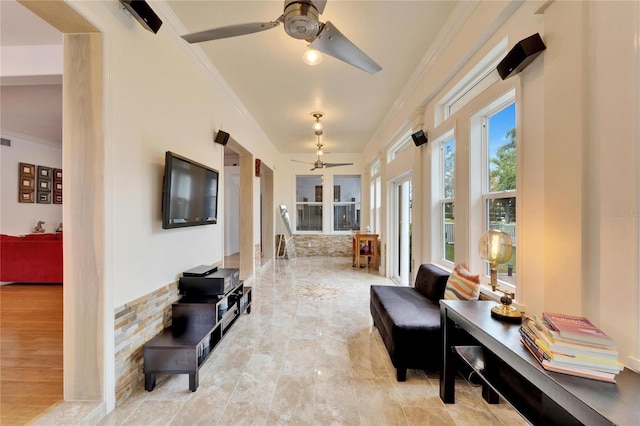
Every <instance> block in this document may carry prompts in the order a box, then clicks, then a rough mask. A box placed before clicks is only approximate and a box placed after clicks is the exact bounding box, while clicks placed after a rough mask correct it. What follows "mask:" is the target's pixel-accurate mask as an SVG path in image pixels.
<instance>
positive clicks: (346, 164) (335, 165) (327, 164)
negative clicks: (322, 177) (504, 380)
mask: <svg viewBox="0 0 640 426" xmlns="http://www.w3.org/2000/svg"><path fill="white" fill-rule="evenodd" d="M324 166H325V167H338V166H353V163H324Z"/></svg>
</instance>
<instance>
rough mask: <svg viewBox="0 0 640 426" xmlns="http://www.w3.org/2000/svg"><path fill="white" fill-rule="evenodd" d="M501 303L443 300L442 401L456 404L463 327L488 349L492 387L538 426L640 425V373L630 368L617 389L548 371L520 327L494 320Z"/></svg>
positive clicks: (487, 376)
mask: <svg viewBox="0 0 640 426" xmlns="http://www.w3.org/2000/svg"><path fill="white" fill-rule="evenodd" d="M494 304H495V302H488V301H477V302H476V301H474V302H464V301H451V300H447V301H444V300H443V301H441V302H440V312H441V315H442V327H443V348H444V365H443V368H442V370H441V373H440V398H441V399H442V401H443V402H445V403H454V402H455V375H456V366H455V363H456V358H457V355H456V354H457V352H456V351H455V350H454V348H453V346H452V345H451V342H452V341H453V340H452V333H453V326H454V324H457V325H458V326H459V327H461V328H463V329H464V330H466V331H467V332H468V333H469V334H471V335H472V336H473V337H475V338H476V339H477V340H478V342H480V344H481V345H482V347H481V348H480V350H481V352H482V354H483V356H484V360H483V361H484V366H483V367H484V369H483V370H482V371H481V372H480V375H481V377H482V378H483V380H484V381H485V382H487V384H488V385H489V386H490V387H491V388H492V389H493V390H494V391H495V392H497V393H498V394H499V395H501V396H502V397H503V398H504V399H505V400H507V401H509V402H510V403H511V404H512V405H513V406H514V408H515V409H516V410H518V411H519V412H520V413H521V414H522V415H523V416H524V417H525V418H527V419H528V420H529V421H531V422H532V423H533V424H562V425H567V424H587V425H592V424H593V425H596V424H598V425H599V424H606V425H610V424H617V425H640V374H637V373H634V372H633V371H631V370H629V369H625V370H624V371H622V372H621V373H620V374H618V375H617V376H616V380H617V383H616V384H611V383H606V382H599V381H596V380H589V379H584V378H581V377H574V376H569V375H565V374H559V373H552V372H547V371H545V370H544V369H543V368H542V367H541V366H540V364H539V363H538V362H537V361H536V360H535V359H534V358H533V356H532V355H531V354H530V353H529V352H528V351H527V349H526V348H525V347H524V345H523V344H522V342H521V341H520V333H519V332H518V328H519V327H520V326H519V325H514V324H507V323H504V322H501V321H498V320H496V319H494V318H492V317H491V315H490V310H491V307H492V306H493V305H494Z"/></svg>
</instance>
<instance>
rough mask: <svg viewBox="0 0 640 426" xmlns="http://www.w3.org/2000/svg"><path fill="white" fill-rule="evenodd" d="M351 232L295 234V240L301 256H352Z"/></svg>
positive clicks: (298, 253)
mask: <svg viewBox="0 0 640 426" xmlns="http://www.w3.org/2000/svg"><path fill="white" fill-rule="evenodd" d="M352 239H353V236H352V235H351V234H339V235H330V234H295V235H294V236H293V242H294V244H295V245H296V254H297V255H298V256H300V257H311V256H328V257H349V258H350V257H351V254H352Z"/></svg>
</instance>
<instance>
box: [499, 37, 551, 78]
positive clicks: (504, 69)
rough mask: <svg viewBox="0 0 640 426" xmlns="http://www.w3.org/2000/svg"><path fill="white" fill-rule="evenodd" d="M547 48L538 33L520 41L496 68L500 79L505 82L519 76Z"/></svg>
mask: <svg viewBox="0 0 640 426" xmlns="http://www.w3.org/2000/svg"><path fill="white" fill-rule="evenodd" d="M546 48H547V46H545V45H544V42H543V41H542V38H541V37H540V34H538V33H535V34H534V35H532V36H529V37H527V38H525V39H524V40H520V41H519V42H518V43H517V44H516V45H515V46H513V49H511V50H510V51H509V53H507V56H505V57H504V59H503V60H502V61H500V63H499V64H498V66H497V67H496V69H497V70H498V74H500V78H502V79H503V80H505V79H507V78H509V77H511V76H514V75H516V74H518V73H519V72H520V71H522V70H523V69H524V68H525V67H526V66H527V65H529V64H530V63H531V61H533V60H534V59H535V58H536V56H538V55H539V54H540V53H542V51H543V50H545V49H546Z"/></svg>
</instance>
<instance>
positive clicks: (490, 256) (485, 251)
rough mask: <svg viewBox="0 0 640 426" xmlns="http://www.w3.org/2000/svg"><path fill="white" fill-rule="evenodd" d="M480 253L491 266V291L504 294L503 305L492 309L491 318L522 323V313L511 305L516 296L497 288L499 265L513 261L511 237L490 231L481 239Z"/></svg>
mask: <svg viewBox="0 0 640 426" xmlns="http://www.w3.org/2000/svg"><path fill="white" fill-rule="evenodd" d="M478 252H479V253H480V257H481V258H482V260H484V261H485V262H487V263H488V264H489V270H490V271H491V289H492V290H493V291H499V292H501V293H502V297H500V302H501V304H500V305H496V306H494V307H493V308H491V316H492V317H494V318H498V319H501V320H504V321H509V322H516V323H517V322H520V321H522V314H521V313H520V311H518V310H517V309H516V308H515V307H513V306H512V305H511V302H513V298H514V297H515V294H514V293H511V292H508V291H505V290H502V289H499V288H497V287H498V265H501V264H503V263H506V262H508V261H509V259H511V253H513V244H512V242H511V237H509V235H508V234H507V233H506V232H502V231H496V230H495V229H490V230H488V231H486V232H485V233H484V234H482V236H481V237H480V243H479V244H478Z"/></svg>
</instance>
